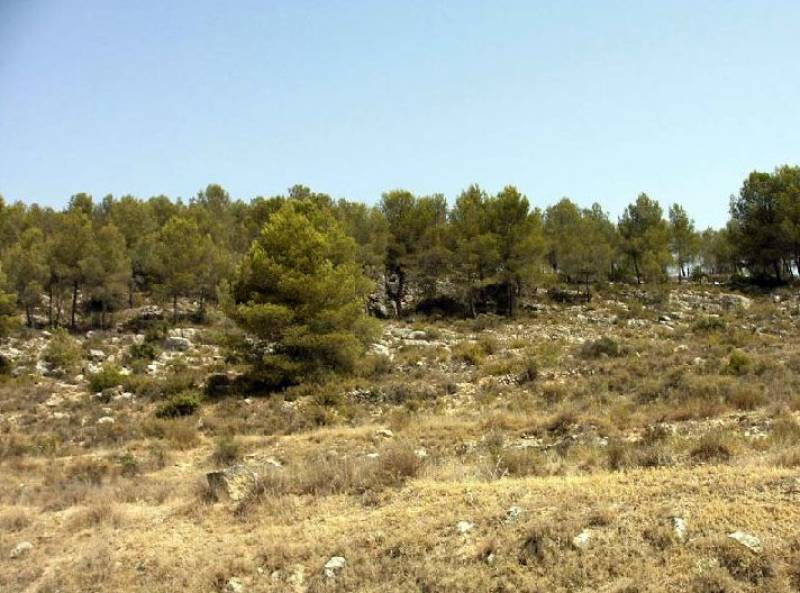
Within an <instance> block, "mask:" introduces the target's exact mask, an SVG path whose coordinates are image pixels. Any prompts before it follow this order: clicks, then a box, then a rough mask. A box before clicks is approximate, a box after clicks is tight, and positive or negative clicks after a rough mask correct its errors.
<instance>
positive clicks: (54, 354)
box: [42, 330, 82, 372]
mask: <svg viewBox="0 0 800 593" xmlns="http://www.w3.org/2000/svg"><path fill="white" fill-rule="evenodd" d="M81 354H82V353H81V348H80V345H79V344H78V342H77V341H76V340H74V339H73V338H72V337H71V336H70V335H69V334H68V333H67V332H66V331H64V330H59V331H57V332H56V333H55V334H54V335H53V337H52V338H50V341H49V342H48V343H47V346H45V347H44V350H43V351H42V360H44V361H45V362H46V363H48V364H49V365H51V366H53V367H55V368H57V369H61V370H63V371H66V372H70V371H73V370H74V369H75V367H77V366H78V363H79V362H80V360H81Z"/></svg>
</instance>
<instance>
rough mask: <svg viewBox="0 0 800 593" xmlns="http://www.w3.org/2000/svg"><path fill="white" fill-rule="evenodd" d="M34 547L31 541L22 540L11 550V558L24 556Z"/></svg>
mask: <svg viewBox="0 0 800 593" xmlns="http://www.w3.org/2000/svg"><path fill="white" fill-rule="evenodd" d="M32 549H33V544H32V543H31V542H20V543H18V544H17V545H16V546H14V549H13V550H11V554H9V558H11V559H12V560H13V559H14V558H22V557H23V556H25V555H26V554H28V552H30V551H31V550H32Z"/></svg>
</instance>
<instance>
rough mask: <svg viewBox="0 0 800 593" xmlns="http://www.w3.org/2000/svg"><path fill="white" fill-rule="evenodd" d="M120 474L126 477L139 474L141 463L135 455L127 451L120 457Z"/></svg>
mask: <svg viewBox="0 0 800 593" xmlns="http://www.w3.org/2000/svg"><path fill="white" fill-rule="evenodd" d="M119 466H120V474H122V475H123V476H125V477H131V476H135V475H137V474H138V473H139V461H138V460H137V459H136V457H135V456H134V454H133V453H131V452H130V451H126V452H125V453H123V454H122V455H120V457H119Z"/></svg>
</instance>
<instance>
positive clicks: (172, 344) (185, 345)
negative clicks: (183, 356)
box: [164, 336, 192, 352]
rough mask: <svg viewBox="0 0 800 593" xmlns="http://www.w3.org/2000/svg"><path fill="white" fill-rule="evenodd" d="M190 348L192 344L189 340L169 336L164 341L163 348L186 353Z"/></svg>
mask: <svg viewBox="0 0 800 593" xmlns="http://www.w3.org/2000/svg"><path fill="white" fill-rule="evenodd" d="M191 347H192V342H191V341H190V340H189V338H182V337H180V336H169V337H168V338H167V339H166V340H164V348H166V349H167V350H172V351H175V352H186V351H187V350H189V349H190V348H191Z"/></svg>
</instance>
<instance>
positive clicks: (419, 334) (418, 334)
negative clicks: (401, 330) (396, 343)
mask: <svg viewBox="0 0 800 593" xmlns="http://www.w3.org/2000/svg"><path fill="white" fill-rule="evenodd" d="M408 339H409V340H427V339H428V334H426V333H425V332H424V331H422V330H421V329H417V330H414V331H412V332H411V333H410V334H408Z"/></svg>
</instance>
